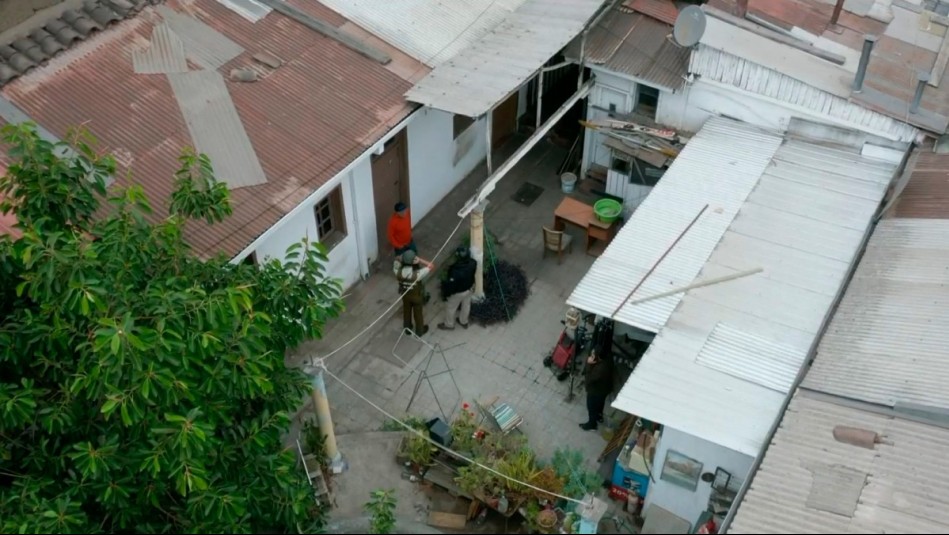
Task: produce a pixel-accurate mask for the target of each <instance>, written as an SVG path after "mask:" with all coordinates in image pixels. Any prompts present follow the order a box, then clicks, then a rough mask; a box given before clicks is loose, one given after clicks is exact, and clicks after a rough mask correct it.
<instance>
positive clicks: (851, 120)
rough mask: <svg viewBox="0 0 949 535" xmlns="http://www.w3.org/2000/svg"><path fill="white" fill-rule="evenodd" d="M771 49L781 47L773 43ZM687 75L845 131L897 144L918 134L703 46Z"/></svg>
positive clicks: (694, 55) (781, 73)
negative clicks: (819, 118) (788, 107)
mask: <svg viewBox="0 0 949 535" xmlns="http://www.w3.org/2000/svg"><path fill="white" fill-rule="evenodd" d="M771 46H774V47H779V46H780V45H777V44H776V43H772V44H771ZM782 65H783V64H782ZM689 72H690V73H692V74H694V75H696V76H700V77H702V78H704V79H706V80H713V81H715V82H719V83H723V84H729V85H732V86H735V87H737V88H739V89H742V90H744V91H748V92H751V93H755V94H758V95H763V96H766V97H770V98H773V99H776V100H780V101H782V102H786V103H788V104H791V105H794V106H800V107H801V108H803V109H806V110H810V111H811V112H813V113H817V114H820V115H824V116H826V117H828V118H831V119H833V120H835V121H839V122H840V123H841V124H845V125H847V126H848V128H854V129H857V128H859V129H862V130H863V131H865V132H870V133H874V134H876V135H880V136H885V137H887V138H890V139H894V140H898V141H913V140H915V139H916V135H917V134H918V133H919V130H917V129H916V128H915V127H913V126H912V125H909V124H906V123H904V122H901V121H898V120H896V119H893V118H891V117H887V116H886V115H884V114H882V113H878V112H875V111H873V110H870V109H867V108H866V107H864V106H861V105H859V104H855V103H853V102H850V101H849V100H848V99H847V98H844V97H839V96H837V95H835V94H833V93H830V92H828V91H824V90H822V89H820V88H818V87H815V86H814V85H809V84H807V83H805V82H802V81H800V80H799V79H795V78H792V77H791V76H789V75H788V74H786V71H782V70H780V69H771V68H768V67H765V66H762V65H759V64H757V63H754V62H752V61H748V60H745V59H743V58H741V57H738V56H736V55H733V54H729V53H728V52H723V51H722V50H718V49H715V48H712V47H709V46H707V45H704V44H700V45H698V46H696V47H695V48H694V49H693V51H692V55H691V57H690V59H689Z"/></svg>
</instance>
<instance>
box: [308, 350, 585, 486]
mask: <svg viewBox="0 0 949 535" xmlns="http://www.w3.org/2000/svg"><path fill="white" fill-rule="evenodd" d="M317 366H319V367H320V368H322V369H323V371H324V372H326V374H327V375H329V376H330V377H332V378H333V379H335V380H336V381H337V382H338V383H339V384H341V385H343V387H345V388H346V389H347V390H349V391H350V392H352V393H353V394H355V395H356V396H357V397H359V399H361V400H363V401H365V402H366V403H368V404H369V405H370V406H371V407H372V408H374V409H376V410H377V411H379V412H380V413H382V414H384V415H385V416H386V418H389V419H390V420H393V421H395V422H396V423H397V424H399V425H401V426H402V427H404V428H405V429H406V430H407V431H409V432H412V433H415V434H416V435H417V436H419V437H421V438H422V439H424V440H425V441H427V442H429V443H430V444H432V445H433V446H435V447H436V448H438V449H440V450H442V451H444V452H445V453H448V454H449V455H451V456H453V457H456V458H458V459H461V460H462V461H465V462H468V463H470V464H473V465H475V466H477V467H479V468H482V469H484V470H487V471H488V472H491V473H492V474H494V475H496V476H499V477H501V478H504V479H506V480H508V481H510V482H512V483H516V484H518V485H521V486H523V487H527V488H529V489H531V490H536V491H537V492H542V493H544V494H549V495H551V496H554V497H557V498H560V499H562V500H567V501H568V502H571V503H575V504H578V505H587V502H584V501H582V500H578V499H576V498H571V497H570V496H564V495H562V494H557V493H556V492H551V491H549V490H547V489H542V488H540V487H538V486H536V485H532V484H530V483H528V482H526V481H521V480H519V479H516V478H513V477H511V476H509V475H506V474H503V473H501V472H499V471H497V470H495V469H494V468H491V467H490V466H486V465H484V464H482V463H479V462H478V461H475V460H474V459H470V458H468V457H466V456H464V455H462V454H461V453H458V452H457V451H455V450H453V449H451V448H448V447H446V446H443V445H441V444H439V443H438V442H435V441H434V440H432V438H431V437H428V436H425V435H424V434H422V433H421V432H420V431H419V430H418V429H415V428H414V427H412V426H410V425H409V424H407V423H405V422H403V421H402V420H400V419H399V418H396V417H395V416H393V415H392V414H390V413H389V412H388V411H386V410H385V409H383V408H382V407H380V406H379V405H376V404H375V403H373V402H372V401H371V400H370V399H369V398H367V397H366V396H364V395H362V393H360V392H359V391H358V390H356V389H355V388H353V387H351V386H349V385H348V384H347V383H346V382H345V381H343V380H342V379H340V378H339V377H337V376H336V375H335V374H334V373H333V372H331V371H329V370H328V369H327V368H326V365H325V363H324V362H323V361H322V359H321V360H320V362H319V363H317Z"/></svg>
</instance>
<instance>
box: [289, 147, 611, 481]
mask: <svg viewBox="0 0 949 535" xmlns="http://www.w3.org/2000/svg"><path fill="white" fill-rule="evenodd" d="M521 140H522V138H521V139H518V140H515V141H518V142H519V141H521ZM509 145H511V144H509ZM513 148H514V147H511V146H507V147H505V148H504V149H502V150H501V151H499V152H500V154H497V153H496V155H495V160H494V161H495V165H499V164H500V162H502V161H503V159H502V158H505V157H506V156H507V154H509V153H510V152H512V150H513ZM565 153H566V151H564V150H563V149H561V148H558V147H555V146H554V145H552V144H551V143H549V142H547V141H543V142H541V143H539V144H538V145H537V146H536V147H535V148H534V149H533V150H532V151H531V152H530V153H529V154H528V155H527V156H526V157H525V158H524V159H523V160H522V161H521V162H520V163H519V164H518V165H517V166H516V167H515V169H514V170H513V171H512V172H511V173H510V174H509V175H508V176H507V177H506V178H504V179H503V180H502V181H501V182H500V183H499V184H498V187H497V189H496V190H495V191H494V192H493V193H492V194H491V197H490V199H489V200H490V203H489V205H488V209H487V211H486V214H485V227H486V228H487V230H488V231H489V232H491V233H493V234H494V235H496V236H497V238H498V241H499V247H498V251H497V254H498V256H499V257H500V258H502V259H504V260H508V261H510V262H513V263H515V264H519V265H521V266H522V267H523V268H524V270H525V272H526V273H527V276H528V279H529V281H530V284H531V286H530V288H531V293H530V296H529V297H528V299H527V301H526V303H525V304H524V306H523V308H522V309H521V311H520V313H519V314H518V315H517V317H516V318H514V320H513V321H511V322H509V323H507V324H503V325H498V326H492V327H489V328H483V327H481V326H478V325H476V324H474V323H473V322H472V324H471V327H470V328H469V329H467V330H466V329H462V328H460V327H456V329H455V330H454V331H450V332H446V331H440V330H438V329H436V328H435V326H436V325H437V324H438V323H439V321H442V317H443V308H444V307H443V303H442V302H441V301H440V300H439V299H438V297H437V296H438V291H437V281H436V280H431V281H430V284H429V291H430V292H431V293H432V296H433V299H432V302H431V303H430V304H429V305H428V306H427V307H426V310H425V314H426V322H427V323H428V324H429V326H430V331H429V333H428V334H427V335H425V336H424V337H423V338H422V339H423V340H424V343H420V342H419V341H417V340H414V339H412V338H411V337H405V338H403V340H402V341H401V342H400V343H399V344H398V347H396V342H397V341H398V340H399V337H400V334H401V327H402V318H401V314H402V310H401V304H397V305H396V306H394V307H392V309H391V310H390V311H389V313H388V314H386V315H385V317H384V318H383V319H382V320H380V321H379V322H378V323H377V324H376V325H375V326H373V328H370V329H368V330H366V332H365V333H364V334H363V335H362V336H359V338H358V339H357V340H356V341H355V342H353V343H352V344H350V345H348V346H347V347H346V348H345V349H343V350H342V351H339V352H337V353H335V354H334V355H332V356H331V357H329V358H328V359H327V360H326V365H327V368H328V369H329V370H330V371H331V372H332V373H333V374H335V375H337V376H338V377H339V378H340V379H341V380H342V381H344V382H345V383H347V384H348V385H350V386H351V387H353V388H354V389H356V390H358V391H359V392H360V393H362V394H363V395H364V396H366V397H367V398H369V399H370V400H372V401H373V402H375V403H377V404H379V405H380V406H382V407H383V408H385V409H386V410H387V411H389V412H390V413H392V414H393V415H395V416H398V417H403V416H406V415H412V416H416V417H420V418H424V419H428V418H433V417H436V416H439V415H440V414H441V411H440V410H439V405H440V406H441V408H442V409H443V410H444V413H446V414H447V415H448V416H449V417H450V416H451V414H452V413H453V412H454V411H456V410H459V406H460V405H461V403H463V402H472V401H474V400H486V399H489V398H492V397H494V396H497V397H498V399H499V400H501V401H504V402H507V403H509V404H510V405H511V406H512V407H513V408H514V409H515V410H516V411H517V412H518V413H519V414H520V415H521V416H522V417H523V418H524V422H525V423H524V424H523V426H522V429H523V431H524V432H525V433H526V435H527V436H528V439H529V442H530V444H531V446H532V447H533V449H534V450H535V451H536V453H537V455H538V456H539V457H540V458H549V457H550V456H551V455H552V454H553V452H554V451H555V450H556V449H557V448H559V447H570V448H577V449H579V450H581V451H582V452H584V454H585V456H586V458H587V459H588V461H589V464H590V468H595V466H596V458H597V456H598V455H599V453H600V451H601V450H602V449H603V447H604V446H605V441H604V439H603V437H601V436H600V435H599V434H598V433H595V432H584V431H581V430H580V429H579V428H578V427H577V424H579V423H580V422H583V421H585V420H586V407H585V395H584V392H583V387H582V385H580V384H578V385H575V391H576V392H577V396H576V397H575V398H574V399H573V401H571V402H568V401H566V397H567V392H568V389H569V381H567V382H558V381H557V380H556V379H555V377H554V376H553V374H552V373H551V371H550V370H549V369H547V368H545V367H544V366H543V363H542V360H543V358H544V356H545V355H547V354H548V353H549V352H550V350H551V349H552V348H553V346H554V344H555V342H556V341H557V337H558V336H559V333H560V332H561V329H562V325H561V323H560V320H562V319H563V318H564V313H565V312H566V305H565V301H566V298H567V296H569V294H570V292H571V291H572V290H573V288H574V286H575V285H576V284H577V283H578V282H579V281H580V279H581V278H582V277H583V274H584V273H585V272H586V271H587V269H588V268H589V267H590V265H592V263H593V261H594V258H593V257H592V256H589V255H587V254H585V252H584V250H583V236H582V234H581V233H580V232H581V231H579V230H577V229H572V230H570V232H571V233H572V234H573V235H574V244H575V245H574V248H573V252H572V254H568V255H565V257H564V260H563V263H562V264H560V265H558V263H557V259H556V257H555V256H554V255H548V256H547V258H545V259H543V260H542V241H543V238H542V231H541V227H542V226H543V225H548V226H551V225H552V224H553V212H554V209H555V208H556V206H557V205H558V204H559V203H560V201H561V200H562V199H563V197H564V194H563V193H562V192H561V190H560V179H559V176H558V174H557V170H558V168H559V166H560V164H561V163H562V161H563V158H564V156H565ZM485 176H486V170H485V169H484V166H482V167H481V168H480V169H478V170H476V171H475V172H474V173H472V174H471V175H470V176H469V177H467V178H466V179H465V180H464V181H463V183H462V184H461V185H459V186H458V188H456V190H455V191H454V192H452V193H451V194H450V195H449V196H448V197H446V199H444V200H443V201H442V202H441V203H440V204H439V206H438V207H437V208H436V209H435V210H433V212H432V213H431V214H429V215H428V216H427V217H426V218H425V219H424V220H422V221H421V222H420V223H419V224H418V225H417V226H416V228H415V230H414V235H415V239H416V242H417V243H418V245H419V255H420V256H422V257H423V258H428V259H431V257H432V256H433V255H434V254H435V252H436V251H437V250H438V249H439V247H441V245H442V243H444V242H445V240H446V238H447V237H448V235H449V233H450V232H451V229H453V228H454V227H455V225H456V224H457V222H458V217H457V215H456V214H457V211H458V209H459V208H460V207H461V206H462V204H463V203H464V201H465V200H467V199H468V198H469V197H470V196H471V194H472V193H473V192H474V191H475V189H476V188H477V187H478V186H479V185H480V184H481V183H482V182H483V181H484V179H485ZM524 182H531V183H533V184H535V185H537V186H540V187H542V188H543V189H544V191H543V192H542V193H541V195H540V197H539V198H538V199H537V200H536V201H534V203H533V204H532V205H531V206H529V207H527V206H524V205H523V204H519V203H517V202H515V201H514V200H513V199H512V196H513V195H514V193H515V191H516V190H517V189H518V188H519V187H520V186H521V184H523V183H524ZM575 196H577V197H578V198H580V199H581V200H585V201H587V202H592V200H593V199H592V198H589V197H585V196H584V194H582V193H578V194H575ZM468 228H469V226H468V221H465V222H464V223H463V224H462V226H461V228H460V229H459V231H458V233H457V234H456V235H455V236H454V237H453V238H452V240H451V242H450V243H449V245H448V246H447V247H446V248H445V252H444V253H443V254H442V255H441V257H439V258H437V259H435V263H436V265H437V267H438V266H441V265H442V264H444V261H445V259H446V257H447V256H448V255H449V254H451V252H452V251H453V250H454V248H455V246H456V245H458V244H460V243H461V241H462V239H463V238H464V237H466V236H467V234H468ZM390 266H391V259H390V258H383V259H382V260H380V262H379V263H378V264H377V266H376V270H377V272H376V273H375V274H373V276H371V277H370V278H369V279H368V280H367V281H364V282H362V283H360V284H358V285H357V286H356V287H354V288H353V289H352V290H350V293H349V294H348V295H347V297H346V305H347V310H346V312H345V313H344V314H343V315H342V316H341V317H340V318H339V319H337V320H334V321H333V322H331V323H330V324H328V325H327V327H326V332H325V336H324V338H323V339H321V340H318V341H314V342H310V343H307V344H305V345H304V346H303V347H302V348H301V349H300V350H299V351H298V354H297V355H295V356H294V357H292V358H291V363H299V362H301V361H302V360H304V359H306V358H308V357H309V356H317V357H319V356H323V355H326V354H328V353H329V352H331V351H333V350H335V349H337V348H339V347H340V346H341V345H342V344H344V343H345V342H346V341H348V340H350V339H352V338H353V337H354V336H356V335H357V334H359V333H360V332H362V331H364V330H365V329H366V327H367V326H368V325H370V324H371V323H372V322H373V321H375V320H376V319H377V318H379V317H380V315H382V314H383V312H385V310H386V309H387V308H388V307H389V306H390V305H391V304H392V303H393V302H394V301H395V300H396V299H397V297H398V294H397V285H396V282H395V280H394V278H393V276H392V275H391V272H390ZM486 276H489V274H486ZM433 279H434V278H433ZM433 349H436V350H439V351H435V353H434V354H433V355H432V350H433ZM430 356H431V358H429V357H430ZM449 368H450V370H451V372H450V374H449V373H446V370H448V369H449ZM425 372H427V375H428V377H429V379H428V380H424V379H423V380H422V381H421V382H420V381H419V377H420V376H421V375H422V374H423V373H425ZM452 379H454V382H453V381H452ZM326 381H327V393H328V397H329V400H330V406H331V410H332V412H333V420H334V424H335V428H336V432H337V434H347V433H357V432H365V431H373V430H378V429H380V428H381V426H382V424H383V422H384V420H385V419H386V418H385V416H383V415H382V414H381V413H380V412H379V411H377V410H376V409H374V408H372V407H371V406H370V405H368V404H367V403H366V402H365V401H363V400H361V399H359V398H358V397H357V396H356V395H354V394H353V393H352V392H350V391H349V390H348V389H346V388H344V387H343V386H342V385H341V384H339V383H338V382H336V381H335V380H333V379H332V378H330V377H327V379H326ZM454 383H457V390H456V388H455V384H454ZM416 386H418V387H419V388H418V391H417V393H415V390H416ZM413 393H415V394H416V395H415V396H414V400H412V404H411V407H409V401H410V399H412V398H413ZM304 412H308V410H307V408H305V409H304ZM343 454H344V455H345V451H344V452H343ZM380 462H390V460H388V459H385V460H380Z"/></svg>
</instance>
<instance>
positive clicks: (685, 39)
mask: <svg viewBox="0 0 949 535" xmlns="http://www.w3.org/2000/svg"><path fill="white" fill-rule="evenodd" d="M703 33H705V12H704V11H702V8H700V7H699V6H688V7H686V8H685V9H683V10H682V11H681V12H679V16H678V17H676V23H675V26H673V27H672V38H673V39H675V42H676V44H677V45H679V46H682V47H686V48H688V47H692V46H695V45H697V44H699V39H701V38H702V34H703Z"/></svg>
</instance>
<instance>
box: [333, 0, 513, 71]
mask: <svg viewBox="0 0 949 535" xmlns="http://www.w3.org/2000/svg"><path fill="white" fill-rule="evenodd" d="M524 2H525V0H465V1H464V2H446V1H445V0H402V1H399V2H391V1H383V2H365V1H360V0H322V3H324V4H326V5H327V6H329V7H330V8H331V9H333V10H334V11H336V12H337V13H339V14H341V15H343V16H344V17H346V18H347V19H349V20H351V21H353V22H355V23H356V24H358V25H360V26H362V27H363V28H365V29H367V30H369V32H371V33H373V34H375V35H377V36H379V37H380V38H381V39H383V40H384V41H386V42H388V43H391V44H392V45H393V46H395V47H397V48H399V49H400V50H403V51H405V52H406V53H407V54H409V55H410V56H412V57H413V58H415V59H417V60H418V61H421V62H422V63H424V64H426V65H429V66H432V67H434V66H436V65H440V64H442V63H444V62H445V61H446V60H448V59H450V58H453V57H454V56H455V54H457V53H458V52H460V51H461V50H464V49H465V48H467V47H468V46H469V45H471V44H472V43H474V42H475V41H477V40H478V39H480V38H481V37H483V36H484V35H485V34H487V33H488V32H489V31H491V30H492V29H493V28H494V27H495V26H497V25H498V24H500V23H501V22H502V21H504V19H505V18H506V17H507V16H508V15H510V14H511V13H513V12H514V10H515V9H517V8H518V7H519V6H520V5H521V4H523V3H524Z"/></svg>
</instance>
